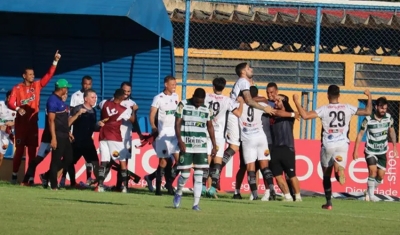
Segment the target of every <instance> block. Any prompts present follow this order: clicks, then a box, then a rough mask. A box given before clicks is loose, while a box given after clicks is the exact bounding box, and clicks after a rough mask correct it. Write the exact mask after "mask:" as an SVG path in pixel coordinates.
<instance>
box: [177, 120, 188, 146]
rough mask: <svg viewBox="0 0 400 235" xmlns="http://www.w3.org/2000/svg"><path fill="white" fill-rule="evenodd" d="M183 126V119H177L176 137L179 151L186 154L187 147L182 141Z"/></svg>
mask: <svg viewBox="0 0 400 235" xmlns="http://www.w3.org/2000/svg"><path fill="white" fill-rule="evenodd" d="M181 126H182V118H179V117H175V135H176V138H177V139H178V145H179V150H180V151H181V153H185V152H186V145H185V143H184V142H183V141H182V135H181Z"/></svg>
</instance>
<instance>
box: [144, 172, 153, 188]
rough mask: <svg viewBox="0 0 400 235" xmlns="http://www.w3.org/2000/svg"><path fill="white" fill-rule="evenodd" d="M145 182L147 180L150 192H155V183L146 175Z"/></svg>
mask: <svg viewBox="0 0 400 235" xmlns="http://www.w3.org/2000/svg"><path fill="white" fill-rule="evenodd" d="M144 180H145V181H146V183H147V187H148V188H149V191H150V192H153V191H154V187H153V182H152V181H151V180H150V179H149V175H146V176H145V177H144Z"/></svg>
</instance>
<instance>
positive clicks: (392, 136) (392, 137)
mask: <svg viewBox="0 0 400 235" xmlns="http://www.w3.org/2000/svg"><path fill="white" fill-rule="evenodd" d="M389 136H390V140H391V142H392V144H393V153H394V154H393V157H395V158H398V157H399V154H398V153H397V147H396V144H397V139H396V131H395V130H394V128H393V127H390V128H389Z"/></svg>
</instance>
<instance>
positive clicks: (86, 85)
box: [60, 75, 97, 185]
mask: <svg viewBox="0 0 400 235" xmlns="http://www.w3.org/2000/svg"><path fill="white" fill-rule="evenodd" d="M92 83H93V79H92V77H90V76H89V75H85V76H83V77H82V81H81V86H82V87H81V89H80V90H79V91H76V92H75V93H73V94H72V95H71V101H70V109H71V110H73V108H74V107H75V106H78V105H81V104H83V103H84V102H85V101H84V92H85V91H86V90H89V89H92ZM96 103H97V96H96V101H95V103H94V106H93V107H95V106H96ZM71 129H72V131H73V126H72V127H71ZM85 160H86V159H85ZM92 170H93V165H92V163H91V162H87V161H86V179H87V180H86V184H87V185H90V184H91V183H92V182H93V179H92ZM65 174H66V172H64V174H63V177H62V178H61V182H60V184H61V185H63V184H65V177H66V175H65Z"/></svg>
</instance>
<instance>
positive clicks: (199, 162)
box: [178, 153, 209, 170]
mask: <svg viewBox="0 0 400 235" xmlns="http://www.w3.org/2000/svg"><path fill="white" fill-rule="evenodd" d="M192 167H193V168H208V167H209V165H208V155H207V153H181V154H179V164H178V169H179V170H184V169H190V168H192Z"/></svg>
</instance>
